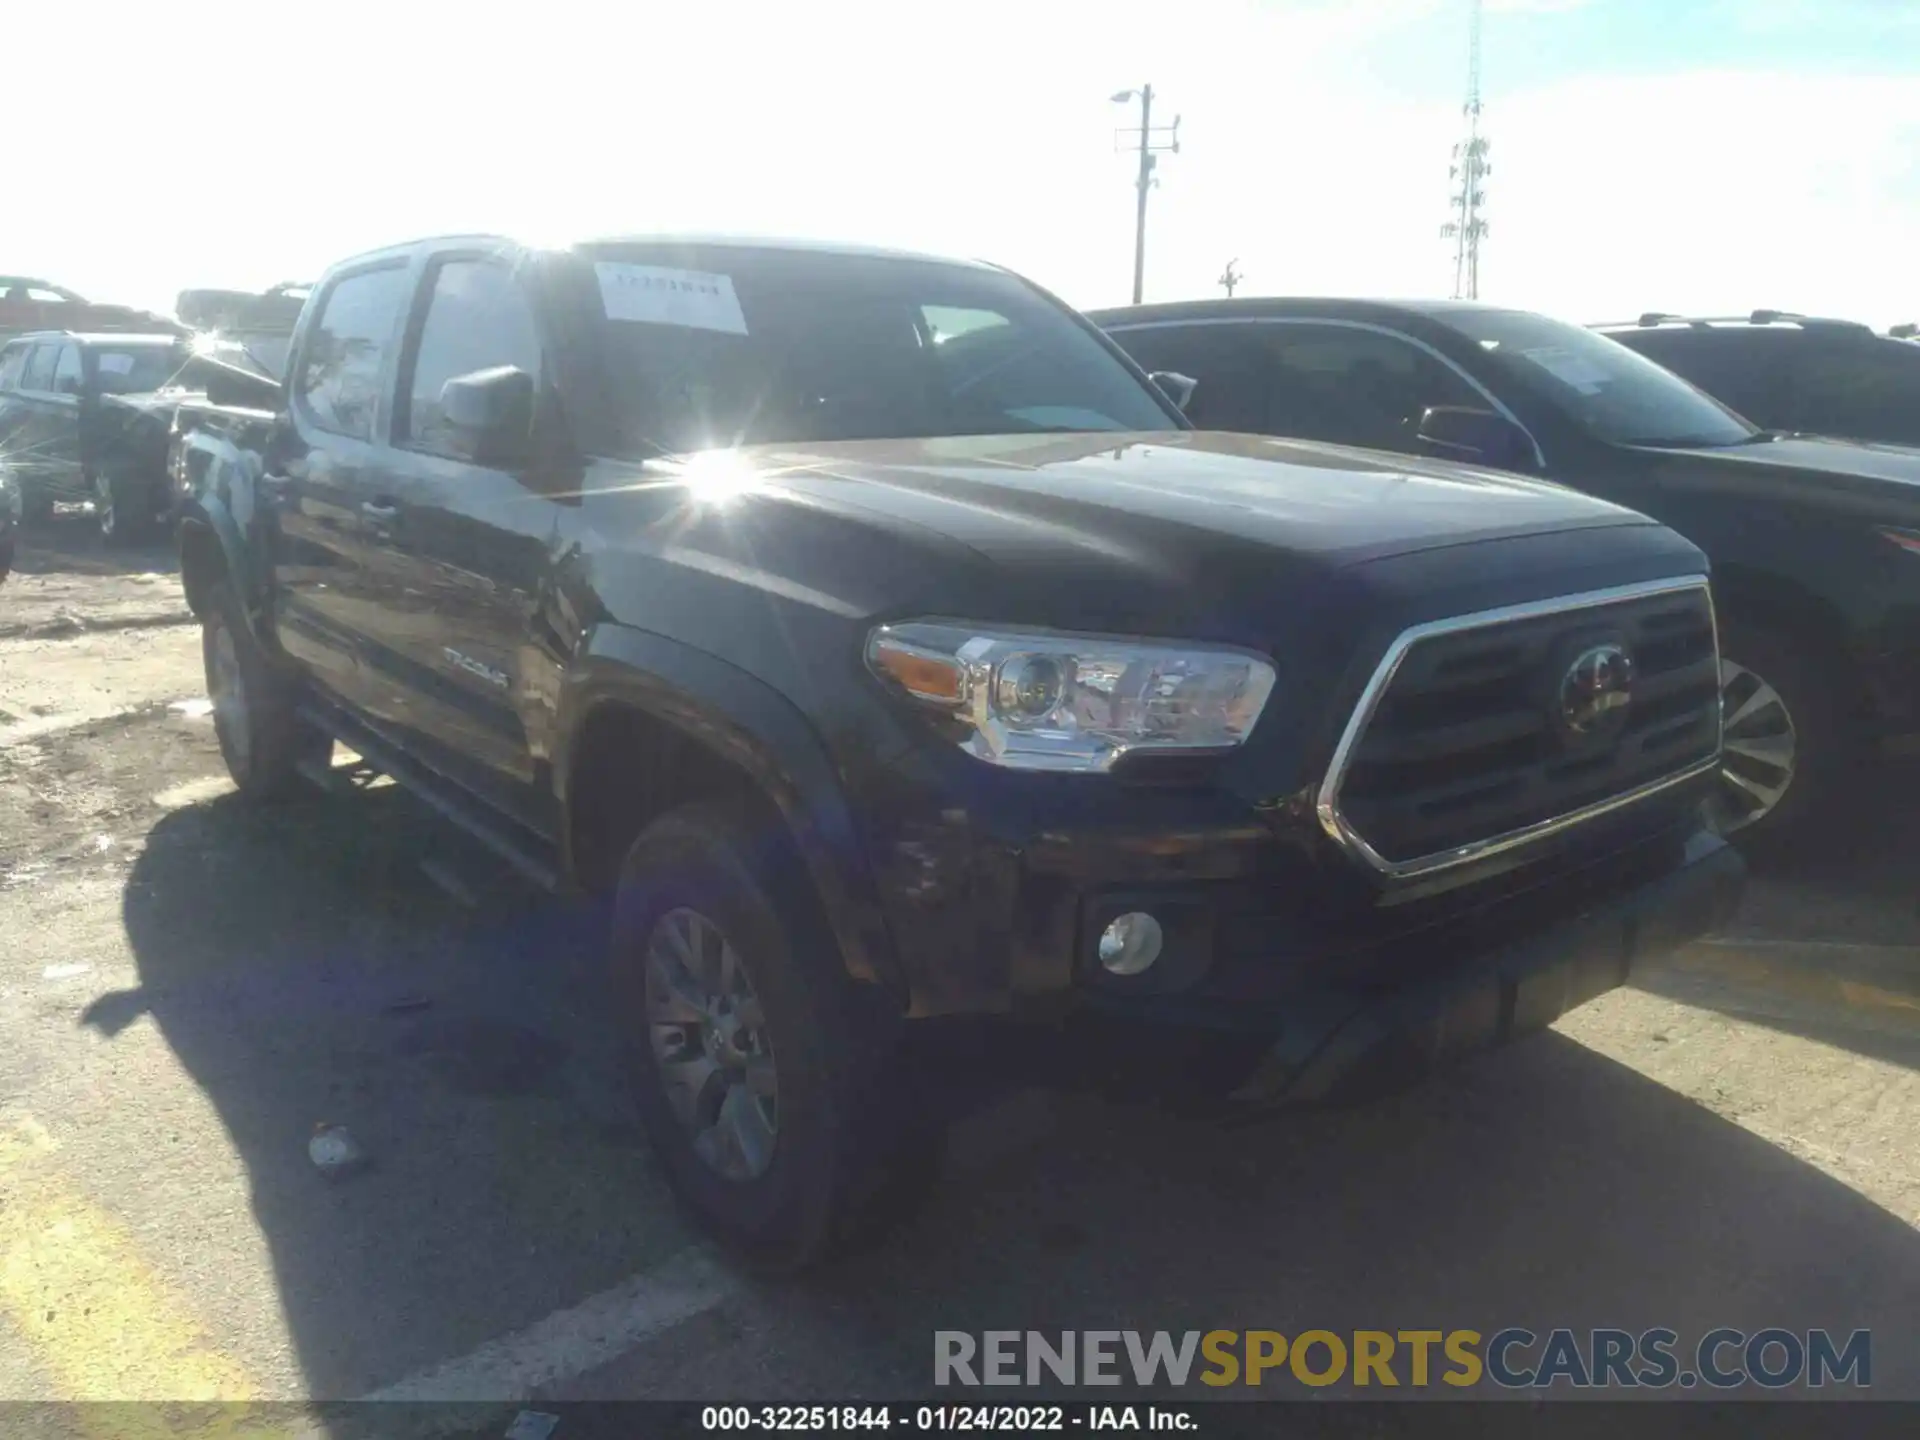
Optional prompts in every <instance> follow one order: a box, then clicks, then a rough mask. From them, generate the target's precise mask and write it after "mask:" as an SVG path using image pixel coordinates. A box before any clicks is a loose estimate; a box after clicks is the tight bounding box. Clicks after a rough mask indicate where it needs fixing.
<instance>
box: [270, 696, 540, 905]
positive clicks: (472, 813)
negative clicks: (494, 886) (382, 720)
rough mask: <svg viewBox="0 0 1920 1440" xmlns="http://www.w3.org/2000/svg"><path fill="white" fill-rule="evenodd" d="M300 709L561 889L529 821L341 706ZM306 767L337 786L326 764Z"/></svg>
mask: <svg viewBox="0 0 1920 1440" xmlns="http://www.w3.org/2000/svg"><path fill="white" fill-rule="evenodd" d="M298 714H299V716H300V718H301V719H302V720H304V721H306V722H307V723H308V724H309V725H312V726H314V727H315V728H316V729H319V730H323V731H325V732H326V733H327V734H329V735H331V736H333V737H334V739H336V740H338V741H339V742H340V743H341V744H342V745H345V746H346V747H347V748H348V749H350V750H352V751H353V752H354V753H356V754H357V755H359V756H361V757H362V758H363V759H364V760H365V761H366V762H367V764H368V765H370V766H371V767H372V768H373V769H375V770H378V771H379V772H380V773H381V774H383V775H387V776H390V777H392V779H393V782H394V784H396V785H400V786H404V787H405V788H406V790H407V791H408V792H409V793H410V794H412V795H413V796H415V797H416V798H417V799H419V800H420V801H421V802H422V803H424V804H425V805H426V806H427V807H428V808H429V809H432V810H433V811H435V812H436V813H438V814H439V815H440V816H441V817H442V818H443V819H445V820H449V821H451V822H452V823H453V824H454V825H457V826H458V827H459V828H460V829H462V830H464V831H466V833H467V834H468V835H471V836H472V837H473V838H474V839H475V840H477V841H479V842H480V843H481V844H482V845H484V846H486V848H487V849H488V850H491V851H492V852H493V853H494V854H495V855H498V856H499V857H500V858H501V859H502V860H504V861H506V862H507V864H509V865H511V866H512V867H513V868H514V869H515V870H516V871H518V872H519V873H520V874H521V875H522V876H524V877H525V878H526V879H528V880H530V881H531V882H533V884H535V885H537V886H539V887H540V888H541V889H542V890H546V891H550V892H554V893H558V891H559V890H560V871H559V868H558V867H557V866H555V865H554V864H553V863H552V862H551V860H550V859H548V858H546V857H545V856H543V855H542V854H541V851H542V850H543V849H546V848H547V847H546V846H545V844H544V843H543V842H542V841H541V840H540V838H539V837H537V836H535V835H534V834H533V833H532V832H530V831H528V830H527V829H526V828H525V827H524V826H521V825H517V824H515V823H514V822H513V821H512V820H509V819H507V818H506V817H505V816H504V815H500V814H497V813H495V812H494V811H493V810H492V809H491V808H490V807H488V806H486V805H484V804H482V803H481V802H479V801H477V800H470V799H468V798H467V797H466V796H465V795H463V794H461V792H460V791H459V789H458V787H457V786H455V785H454V784H453V783H452V782H451V781H449V780H446V779H444V778H442V777H441V776H440V775H439V774H437V773H436V772H435V771H433V770H432V769H430V768H428V767H427V766H425V765H422V764H420V763H419V762H418V761H415V760H410V759H408V758H407V757H406V756H405V755H403V754H401V753H400V751H398V750H396V749H395V748H394V747H393V746H391V745H389V744H388V743H387V742H386V741H384V740H382V739H381V738H380V737H379V736H378V735H376V734H375V733H374V732H373V731H372V730H370V729H368V728H367V727H366V726H365V725H362V724H360V723H358V722H357V721H355V720H353V719H351V718H349V717H348V716H346V715H343V714H341V713H340V712H339V711H337V710H334V709H332V708H330V707H322V706H319V705H313V704H306V705H302V706H300V707H299V709H298ZM300 773H301V774H303V775H305V776H306V777H307V778H308V779H310V780H313V781H316V782H317V783H319V784H320V785H321V786H322V788H326V789H333V788H337V785H338V782H337V780H336V779H335V778H334V777H333V776H332V774H331V773H330V772H328V771H326V770H324V769H323V768H322V767H320V766H317V765H316V766H312V767H311V768H309V767H305V766H303V767H302V768H301V772H300Z"/></svg>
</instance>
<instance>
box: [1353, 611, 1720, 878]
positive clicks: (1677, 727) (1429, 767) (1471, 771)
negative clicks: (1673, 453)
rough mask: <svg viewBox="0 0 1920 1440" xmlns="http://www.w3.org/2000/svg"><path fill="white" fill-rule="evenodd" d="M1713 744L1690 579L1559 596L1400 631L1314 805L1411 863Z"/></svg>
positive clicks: (1716, 747) (1452, 859)
mask: <svg viewBox="0 0 1920 1440" xmlns="http://www.w3.org/2000/svg"><path fill="white" fill-rule="evenodd" d="M1623 695H1624V697H1625V698H1624V699H1622V698H1621V697H1622V696H1623ZM1719 752H1720V676H1719V649H1718V644H1717V642H1716V639H1715V634H1714V622H1713V601H1712V598H1711V595H1710V592H1709V590H1708V588H1707V582H1706V580H1705V579H1704V578H1703V577H1696V578H1692V579H1689V580H1687V581H1684V582H1664V583H1661V584H1658V585H1643V586H1628V587H1623V588H1621V589H1618V590H1608V591H1599V592H1594V593H1590V594H1586V595H1573V596H1567V597H1564V598H1561V599H1556V600H1549V601H1543V602H1540V603H1538V604H1533V605H1523V606H1515V607H1513V608H1512V609H1508V610H1496V611H1488V612H1484V613H1482V614H1478V615H1466V616H1460V617H1458V618H1455V619H1451V620H1443V621H1438V622H1435V623H1432V624H1428V625H1420V626H1415V627H1414V628H1413V629H1411V630H1408V631H1407V632H1406V633H1405V634H1403V635H1401V636H1400V638H1399V639H1398V640H1396V641H1395V642H1394V644H1393V645H1392V646H1391V647H1389V649H1388V651H1387V655H1386V658H1385V659H1383V660H1382V661H1381V663H1380V666H1379V668H1378V669H1377V670H1376V671H1375V672H1374V675H1373V678H1372V680H1371V681H1370V682H1369V683H1368V685H1367V688H1366V690H1365V692H1364V693H1363V694H1362V695H1361V697H1360V702H1359V704H1358V705H1357V706H1356V707H1355V709H1354V712H1353V716H1352V719H1351V720H1350V721H1349V723H1348V725H1347V729H1346V732H1345V734H1344V735H1343V736H1342V738H1341V741H1340V745H1339V748H1338V750H1337V751H1336V753H1335V755H1334V760H1333V764H1332V765H1331V767H1330V768H1329V769H1328V772H1327V776H1326V780H1325V782H1324V783H1323V784H1322V786H1321V789H1320V794H1319V810H1320V818H1321V822H1322V824H1323V825H1324V826H1325V827H1326V828H1327V830H1328V832H1329V833H1330V834H1332V835H1333V836H1334V838H1335V839H1337V840H1339V841H1340V842H1341V843H1342V844H1344V845H1346V846H1347V847H1348V848H1350V849H1352V850H1354V851H1356V852H1357V853H1359V854H1360V855H1361V856H1362V858H1364V859H1365V860H1367V861H1368V863H1370V864H1371V865H1373V866H1374V867H1376V868H1377V869H1380V870H1382V871H1385V872H1386V873H1388V874H1391V875H1395V876H1404V875H1411V874H1422V873H1425V872H1427V871H1431V870H1436V869H1441V868H1444V867H1446V866H1449V865H1455V864H1462V863H1465V862H1467V861H1470V860H1473V859H1477V858H1479V857H1481V856H1483V855H1485V854H1488V853H1490V852H1492V851H1496V850H1503V849H1507V848H1511V847H1512V846H1515V845H1520V844H1524V843H1526V842H1528V841H1530V840H1533V839H1536V838H1539V837H1541V836H1543V835H1545V834H1547V833H1550V832H1554V831H1558V830H1561V829H1564V828H1566V827H1567V826H1569V825H1574V824H1577V823H1579V822H1581V821H1583V820H1586V819H1589V818H1591V817H1593V816H1595V815H1599V814H1602V813H1604V812H1606V811H1610V810H1614V809H1617V808H1619V807H1620V806H1621V805H1624V804H1626V803H1629V802H1631V801H1633V800H1635V799H1638V798H1640V797H1641V796H1643V795H1646V794H1650V793H1652V792H1653V791H1655V790H1659V789H1664V788H1665V787H1666V786H1668V785H1671V784H1675V783H1678V782H1679V781H1681V780H1684V779H1687V778H1689V777H1691V776H1693V775H1696V774H1698V773H1700V772H1701V771H1703V770H1706V769H1709V768H1711V767H1712V766H1713V764H1714V763H1715V762H1716V760H1717V759H1718V756H1719Z"/></svg>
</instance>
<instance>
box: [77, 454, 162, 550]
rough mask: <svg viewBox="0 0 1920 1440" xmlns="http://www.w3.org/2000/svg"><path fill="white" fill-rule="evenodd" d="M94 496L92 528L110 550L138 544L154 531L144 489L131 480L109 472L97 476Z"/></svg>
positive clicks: (109, 470)
mask: <svg viewBox="0 0 1920 1440" xmlns="http://www.w3.org/2000/svg"><path fill="white" fill-rule="evenodd" d="M88 489H90V490H91V491H92V492H93V513H94V525H95V527H96V529H97V530H98V532H99V535H100V543H101V544H103V545H105V546H107V547H108V548H110V549H117V548H120V547H123V546H127V545H135V544H138V543H139V542H140V541H141V540H144V539H146V538H147V537H148V536H149V535H150V534H151V533H152V531H153V528H154V525H153V506H152V504H151V503H150V501H149V496H148V495H147V489H146V487H145V486H144V485H141V484H139V483H138V482H137V481H136V480H135V479H134V478H133V477H132V476H130V475H127V474H124V473H122V472H119V471H116V470H113V469H111V468H109V469H106V470H102V471H99V472H97V473H96V474H95V475H94V476H93V478H92V480H91V482H90V483H89V485H88Z"/></svg>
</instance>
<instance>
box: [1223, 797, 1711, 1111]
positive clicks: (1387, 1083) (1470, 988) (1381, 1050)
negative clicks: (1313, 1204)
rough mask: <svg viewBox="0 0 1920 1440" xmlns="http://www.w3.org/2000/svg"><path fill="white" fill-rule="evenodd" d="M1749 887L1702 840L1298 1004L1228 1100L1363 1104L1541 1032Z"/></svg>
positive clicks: (1693, 935) (1703, 929)
mask: <svg viewBox="0 0 1920 1440" xmlns="http://www.w3.org/2000/svg"><path fill="white" fill-rule="evenodd" d="M1745 880H1746V865H1745V862H1744V861H1742V860H1741V858H1740V856H1739V854H1738V853H1737V852H1736V851H1734V850H1733V849H1732V848H1731V847H1729V846H1728V845H1727V844H1726V843H1725V842H1724V841H1722V840H1719V839H1718V838H1716V837H1714V836H1712V835H1709V834H1706V833H1705V832H1701V833H1699V834H1696V835H1694V836H1693V837H1692V838H1691V839H1690V840H1689V841H1688V842H1687V845H1686V848H1685V851H1684V857H1683V862H1682V864H1681V865H1680V866H1679V868H1677V869H1674V870H1672V871H1670V872H1669V873H1667V874H1666V875H1664V876H1662V877H1661V878H1659V879H1656V880H1652V881H1649V882H1647V883H1645V884H1643V885H1641V886H1640V887H1639V888H1637V889H1634V890H1631V891H1629V892H1627V893H1625V894H1621V895H1619V896H1617V897H1615V898H1613V899H1611V900H1609V901H1607V902H1605V903H1603V904H1601V905H1599V906H1597V907H1595V908H1593V909H1591V910H1588V911H1585V912H1584V913H1581V914H1578V915H1575V916H1573V917H1571V918H1569V919H1567V920H1566V921H1564V922H1563V923H1561V924H1559V925H1556V926H1554V927H1552V928H1550V929H1546V930H1542V931H1539V932H1537V933H1534V934H1532V935H1530V936H1528V937H1527V938H1525V939H1522V940H1517V941H1513V942H1511V943H1509V944H1507V945H1505V946H1502V947H1500V948H1497V949H1494V950H1492V951H1489V952H1486V953H1482V954H1477V955H1472V956H1470V957H1468V958H1465V959H1462V960H1458V961H1456V962H1455V963H1453V964H1451V965H1448V966H1447V967H1445V968H1444V969H1443V970H1441V971H1438V972H1436V973H1434V974H1432V975H1429V976H1427V977H1424V978H1421V979H1419V980H1416V981H1412V982H1410V983H1406V984H1403V985H1401V986H1398V987H1396V988H1393V989H1390V990H1386V991H1383V992H1377V993H1373V994H1370V995H1369V994H1364V993H1358V992H1348V993H1342V992H1340V991H1338V990H1326V991H1321V992H1319V993H1316V994H1309V995H1306V996H1303V997H1301V1003H1300V1004H1299V1005H1298V1006H1297V1007H1295V1008H1293V1009H1292V1010H1291V1011H1290V1012H1289V1013H1287V1014H1285V1015H1283V1016H1282V1017H1281V1021H1280V1029H1279V1032H1278V1035H1277V1038H1276V1039H1275V1040H1274V1041H1273V1043H1272V1045H1271V1046H1270V1048H1268V1050H1267V1051H1266V1054H1265V1057H1264V1058H1263V1059H1262V1060H1261V1061H1260V1062H1259V1063H1258V1064H1257V1065H1256V1067H1255V1068H1254V1070H1253V1072H1252V1074H1251V1075H1249V1076H1248V1077H1247V1078H1246V1079H1245V1080H1244V1081H1243V1082H1242V1083H1241V1084H1240V1085H1239V1086H1238V1087H1237V1088H1236V1089H1235V1090H1234V1091H1233V1095H1232V1099H1233V1101H1234V1102H1235V1103H1236V1104H1239V1105H1242V1106H1253V1107H1263V1106H1274V1105H1294V1104H1327V1103H1339V1102H1344V1101H1352V1100H1360V1099H1365V1098H1368V1097H1370V1096H1373V1095H1377V1094H1381V1093H1386V1092H1390V1091H1393V1090H1396V1089H1400V1088H1402V1087H1404V1086H1405V1085H1406V1084H1408V1083H1409V1082H1411V1081H1412V1080H1414V1079H1417V1078H1418V1077H1419V1076H1421V1075H1424V1074H1426V1073H1428V1072H1430V1071H1432V1070H1434V1069H1435V1068H1437V1067H1439V1066H1442V1065H1446V1064H1450V1063H1452V1062H1454V1061H1456V1060H1459V1059H1460V1058H1462V1057H1464V1056H1466V1055H1470V1054H1474V1053H1477V1052H1480V1051H1485V1050H1491V1049H1495V1048H1498V1047H1499V1046H1501V1045H1505V1044H1507V1043H1509V1042H1510V1041H1513V1040H1516V1039H1519V1038H1520V1037H1522V1036H1524V1035H1528V1034H1531V1033H1533V1032H1534V1031H1537V1030H1541V1029H1544V1028H1546V1027H1547V1026H1548V1025H1551V1024H1552V1023H1553V1022H1554V1021H1555V1020H1557V1019H1559V1018H1560V1017H1561V1016H1562V1015H1564V1014H1566V1013H1567V1012H1568V1011H1570V1010H1572V1009H1574V1008H1575V1007H1576V1006H1579V1005H1583V1004H1585V1003H1586V1002H1587V1001H1589V1000H1592V999H1594V998H1595V997H1596V996H1599V995H1602V994H1604V993H1606V992H1607V991H1608V990H1612V989H1614V988H1615V987H1617V986H1619V985H1622V984H1624V983H1625V982H1626V980H1627V978H1628V976H1629V974H1630V973H1631V972H1632V970H1633V967H1634V966H1636V965H1639V964H1643V963H1645V962H1646V961H1649V960H1653V959H1656V958H1658V957H1659V956H1661V955H1664V954H1666V953H1668V952H1669V951H1672V950H1674V949H1677V948H1678V947H1680V946H1682V945H1685V944H1687V943H1688V942H1689V941H1692V940H1694V939H1697V938H1698V937H1700V936H1701V935H1704V934H1707V933H1708V932H1710V931H1713V930H1716V929H1718V928H1719V927H1720V926H1722V925H1724V924H1725V923H1726V921H1727V920H1728V919H1729V918H1730V917H1731V916H1732V914H1733V911H1734V909H1735V907H1736V906H1737V905H1738V904H1739V901H1740V896H1741V893H1742V891H1743V889H1744V887H1745Z"/></svg>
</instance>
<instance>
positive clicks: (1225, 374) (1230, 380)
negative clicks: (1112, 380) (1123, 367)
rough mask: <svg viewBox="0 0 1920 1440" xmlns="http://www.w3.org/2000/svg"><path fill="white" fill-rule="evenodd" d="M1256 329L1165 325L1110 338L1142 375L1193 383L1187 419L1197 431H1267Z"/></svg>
mask: <svg viewBox="0 0 1920 1440" xmlns="http://www.w3.org/2000/svg"><path fill="white" fill-rule="evenodd" d="M1265 328H1266V327H1265V326H1261V325H1253V324H1247V325H1241V324H1228V325H1166V326H1159V325H1156V326H1153V327H1151V328H1144V329H1138V330H1116V331H1115V332H1114V335H1113V338H1114V339H1115V340H1117V341H1118V342H1119V343H1120V348H1121V349H1122V350H1125V351H1126V352H1127V353H1128V354H1129V355H1131V356H1132V357H1133V358H1134V361H1135V363H1137V364H1138V365H1139V366H1140V368H1141V369H1142V370H1146V371H1155V370H1171V371H1174V372H1175V373H1176V374H1180V375H1185V376H1187V377H1188V378H1189V379H1191V380H1195V381H1198V382H1199V383H1198V385H1197V387H1196V388H1195V390H1194V392H1193V399H1192V400H1191V401H1189V402H1188V404H1187V418H1188V419H1189V420H1191V421H1192V422H1193V423H1194V425H1195V426H1197V427H1198V428H1199V429H1202V430H1233V431H1239V432H1241V433H1244V434H1248V435H1264V434H1266V433H1268V431H1267V391H1268V380H1267V376H1266V374H1265V370H1266V365H1267V356H1266V352H1265V349H1264V348H1263V346H1262V345H1261V343H1260V333H1259V332H1260V331H1262V330H1264V329H1265Z"/></svg>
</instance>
